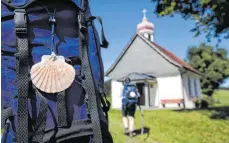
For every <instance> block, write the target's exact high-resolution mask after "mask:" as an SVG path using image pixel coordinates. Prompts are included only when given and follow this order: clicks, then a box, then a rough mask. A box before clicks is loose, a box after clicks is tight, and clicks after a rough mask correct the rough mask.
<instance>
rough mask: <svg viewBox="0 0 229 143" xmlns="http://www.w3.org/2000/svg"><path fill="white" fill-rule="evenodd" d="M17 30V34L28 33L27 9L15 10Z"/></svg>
mask: <svg viewBox="0 0 229 143" xmlns="http://www.w3.org/2000/svg"><path fill="white" fill-rule="evenodd" d="M14 13H15V15H14V21H15V30H16V33H17V34H26V33H27V17H26V11H25V9H16V10H15V11H14Z"/></svg>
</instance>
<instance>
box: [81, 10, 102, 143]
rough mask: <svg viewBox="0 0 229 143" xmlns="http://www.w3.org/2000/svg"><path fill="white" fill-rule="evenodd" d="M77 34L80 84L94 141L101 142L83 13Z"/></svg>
mask: <svg viewBox="0 0 229 143" xmlns="http://www.w3.org/2000/svg"><path fill="white" fill-rule="evenodd" d="M78 18H79V19H78V20H79V35H80V57H81V64H82V65H81V66H82V67H81V74H82V76H84V78H85V79H84V80H82V86H83V88H84V90H85V92H86V96H87V97H88V108H89V113H90V118H91V122H92V129H93V133H94V142H95V143H103V139H102V132H101V126H100V118H99V113H98V105H97V99H96V90H95V83H94V79H93V75H92V70H91V65H90V61H89V55H88V50H89V48H88V32H87V30H88V29H87V23H86V20H85V17H84V14H83V13H80V14H79V17H78Z"/></svg>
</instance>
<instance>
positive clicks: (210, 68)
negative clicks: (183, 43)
mask: <svg viewBox="0 0 229 143" xmlns="http://www.w3.org/2000/svg"><path fill="white" fill-rule="evenodd" d="M227 52H228V51H227V50H226V49H223V48H217V49H216V48H213V47H211V46H208V45H206V44H203V43H202V44H200V46H199V47H195V46H194V47H191V48H189V49H188V56H187V59H188V62H189V64H190V65H192V66H193V67H194V68H195V69H197V70H199V71H200V72H201V73H202V76H201V80H200V81H201V86H202V92H203V93H204V94H206V95H208V96H212V94H213V93H214V90H215V89H217V88H219V86H220V85H221V84H222V83H223V81H224V80H225V79H226V78H228V77H229V58H228V55H227V54H228V53H227Z"/></svg>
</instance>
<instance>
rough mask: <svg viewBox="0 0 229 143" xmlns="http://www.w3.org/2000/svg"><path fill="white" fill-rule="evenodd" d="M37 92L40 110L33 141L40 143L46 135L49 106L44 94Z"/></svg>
mask: <svg viewBox="0 0 229 143" xmlns="http://www.w3.org/2000/svg"><path fill="white" fill-rule="evenodd" d="M35 90H36V95H37V96H39V97H40V109H39V115H38V117H37V120H36V124H35V126H34V135H33V137H32V141H35V142H38V143H39V142H42V141H43V137H44V134H45V128H46V119H47V111H48V104H47V102H46V99H45V98H44V97H43V96H42V94H41V93H40V92H39V91H38V90H37V89H35Z"/></svg>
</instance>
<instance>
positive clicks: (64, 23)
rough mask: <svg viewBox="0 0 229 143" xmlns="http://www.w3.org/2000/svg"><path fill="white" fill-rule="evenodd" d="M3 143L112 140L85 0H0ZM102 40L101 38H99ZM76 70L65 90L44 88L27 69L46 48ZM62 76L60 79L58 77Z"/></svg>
mask: <svg viewBox="0 0 229 143" xmlns="http://www.w3.org/2000/svg"><path fill="white" fill-rule="evenodd" d="M1 2H2V5H1V6H2V9H1V12H2V16H1V19H2V23H1V24H2V37H1V38H2V43H1V47H2V48H1V52H2V53H1V55H2V56H1V60H2V64H1V71H2V73H1V78H2V87H1V93H2V94H1V100H2V104H1V109H2V113H1V126H2V127H4V133H3V135H2V143H14V142H15V143H16V142H17V143H57V142H58V143H71V142H74V143H75V142H81V143H82V142H83V143H84V142H85V143H87V142H88V143H89V142H90V143H112V142H113V140H112V137H111V135H110V133H109V130H108V115H107V112H108V110H109V107H110V103H109V102H108V101H107V100H106V98H105V94H104V88H103V86H104V73H103V72H104V70H103V63H102V59H101V53H100V50H101V47H104V48H106V47H107V46H108V42H107V41H106V39H105V36H104V32H103V28H102V32H101V38H99V35H98V33H97V31H96V29H95V26H94V20H95V19H98V21H99V22H100V24H101V25H102V21H101V18H99V17H94V16H92V15H91V13H90V9H89V5H88V1H87V0H12V1H11V0H2V1H1ZM100 40H101V42H100ZM50 49H52V50H54V51H55V52H56V53H57V54H58V55H61V56H63V57H64V59H65V62H66V63H68V64H70V65H72V66H73V67H74V70H75V79H74V81H73V83H72V84H71V85H70V87H68V88H67V89H66V90H64V91H61V92H57V93H46V92H43V91H41V90H39V89H37V88H36V87H35V86H34V85H33V84H32V82H31V78H30V69H31V67H32V66H33V65H34V64H36V63H38V62H40V61H41V57H42V56H43V55H50V54H51V50H50ZM60 80H61V79H60Z"/></svg>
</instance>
